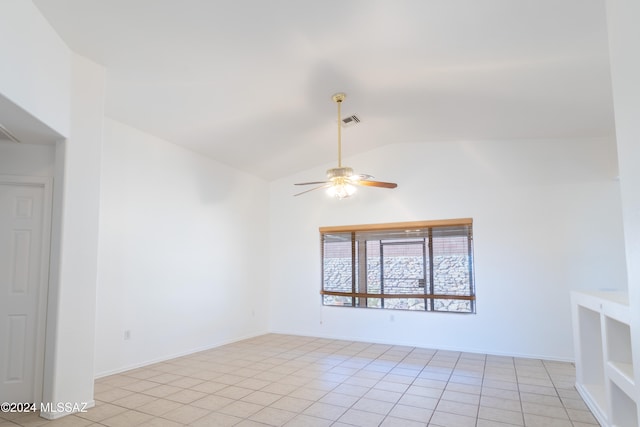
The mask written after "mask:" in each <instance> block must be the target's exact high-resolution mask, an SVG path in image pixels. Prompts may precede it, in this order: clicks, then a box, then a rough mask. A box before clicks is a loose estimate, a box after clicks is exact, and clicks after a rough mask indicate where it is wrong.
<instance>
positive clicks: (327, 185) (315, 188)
mask: <svg viewBox="0 0 640 427" xmlns="http://www.w3.org/2000/svg"><path fill="white" fill-rule="evenodd" d="M309 184H311V183H309ZM327 187H331V183H328V184H327V183H323V185H320V186H318V187H314V188H311V189H309V190H306V191H303V192H302V193H298V194H294V195H293V196H294V197H295V196H300V195H302V194H305V193H308V192H310V191H313V190H320V189H321V188H327Z"/></svg>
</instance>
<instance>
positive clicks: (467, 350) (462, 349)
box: [269, 330, 575, 363]
mask: <svg viewBox="0 0 640 427" xmlns="http://www.w3.org/2000/svg"><path fill="white" fill-rule="evenodd" d="M269 333H272V334H281V335H295V336H302V337H315V338H323V339H332V340H342V341H356V342H370V343H373V344H387V345H398V346H406V347H417V348H432V349H434V350H443V351H457V352H463V353H477V354H488V355H491V356H506V357H519V358H523V359H541V360H548V361H552V362H565V363H575V360H574V359H571V358H562V357H554V356H545V355H542V354H527V353H508V352H497V351H491V350H489V349H477V348H469V347H452V346H437V347H426V346H424V345H417V344H416V343H415V342H406V341H401V340H398V341H393V342H392V341H389V340H376V339H363V338H362V337H354V336H349V335H323V334H302V333H294V332H286V331H279V330H271V331H269Z"/></svg>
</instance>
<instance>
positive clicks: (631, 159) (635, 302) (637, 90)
mask: <svg viewBox="0 0 640 427" xmlns="http://www.w3.org/2000/svg"><path fill="white" fill-rule="evenodd" d="M638 20H640V3H639V2H638V1H637V0H609V1H607V21H608V24H609V52H610V57H611V77H612V84H613V99H614V107H615V117H616V137H617V140H618V154H619V156H618V157H619V162H620V185H621V195H622V208H623V209H622V212H623V216H624V236H625V243H626V259H627V269H628V283H627V287H628V291H629V301H630V307H631V316H632V318H631V334H632V353H633V358H634V360H633V364H634V365H635V377H636V378H635V381H636V384H640V369H638V367H640V167H639V165H640V121H639V120H638V118H639V117H640V56H639V55H638V52H640V27H639V26H638ZM638 397H640V396H638ZM638 397H637V399H638ZM637 399H636V401H638V400H637ZM638 416H640V406H638Z"/></svg>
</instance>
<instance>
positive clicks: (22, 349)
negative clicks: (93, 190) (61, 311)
mask: <svg viewBox="0 0 640 427" xmlns="http://www.w3.org/2000/svg"><path fill="white" fill-rule="evenodd" d="M44 211H45V187H44V185H29V184H26V183H25V184H23V183H7V182H2V180H0V402H36V401H37V402H39V400H40V396H39V395H36V394H38V393H41V383H42V363H43V355H42V352H43V348H44V346H43V344H44V343H43V342H40V341H43V340H44V338H43V334H42V332H43V331H42V330H41V329H42V323H41V322H43V321H44V319H43V317H44V313H41V311H42V309H41V307H42V301H41V300H40V298H41V294H42V293H44V292H45V290H46V287H43V286H42V284H43V282H42V280H45V281H46V279H47V278H46V277H44V278H43V277H42V276H43V275H46V274H45V272H43V271H42V270H43V268H42V267H43V261H45V262H48V261H47V260H43V257H45V256H46V257H48V250H46V246H44V245H43V243H46V244H47V245H48V232H47V233H46V236H43V233H44V232H45V231H48V228H47V227H45V224H44V219H45V212H44ZM47 215H48V214H47ZM45 237H46V238H45ZM43 238H45V240H46V242H44V241H43ZM43 248H45V249H44V250H43ZM45 284H46V282H45Z"/></svg>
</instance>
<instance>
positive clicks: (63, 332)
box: [43, 55, 105, 418]
mask: <svg viewBox="0 0 640 427" xmlns="http://www.w3.org/2000/svg"><path fill="white" fill-rule="evenodd" d="M71 70H72V73H71V77H72V79H71V81H72V85H71V105H70V107H71V108H70V112H71V116H70V119H71V120H70V124H71V125H70V131H69V138H68V139H67V140H66V141H64V142H59V143H58V144H57V146H56V174H55V177H54V212H53V218H52V221H53V224H54V227H53V231H52V239H51V246H52V255H51V267H50V269H51V274H50V282H49V304H48V313H47V344H46V345H47V349H46V360H45V384H44V398H43V401H44V402H78V403H79V402H86V403H88V404H92V403H93V362H94V360H93V356H94V348H95V346H94V335H95V329H94V328H95V304H96V272H97V251H98V214H99V202H100V155H101V149H102V121H103V116H104V109H103V107H104V86H105V75H104V69H103V68H102V67H101V66H98V65H96V64H94V63H92V62H90V61H88V60H86V59H84V58H82V57H79V56H77V55H73V56H72V61H71ZM47 373H48V374H47ZM43 415H44V416H45V417H46V418H57V417H60V416H61V415H63V414H61V413H56V412H51V413H46V414H43Z"/></svg>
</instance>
